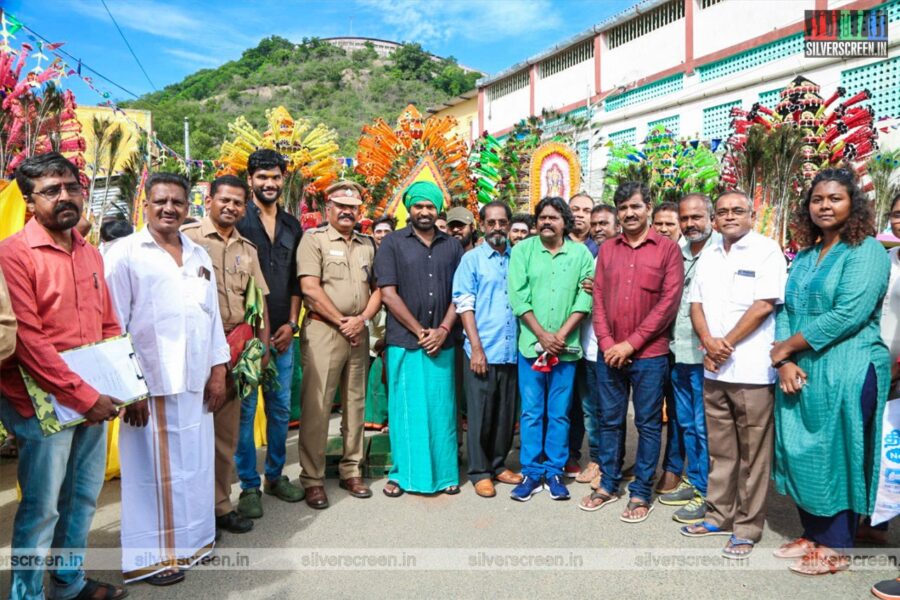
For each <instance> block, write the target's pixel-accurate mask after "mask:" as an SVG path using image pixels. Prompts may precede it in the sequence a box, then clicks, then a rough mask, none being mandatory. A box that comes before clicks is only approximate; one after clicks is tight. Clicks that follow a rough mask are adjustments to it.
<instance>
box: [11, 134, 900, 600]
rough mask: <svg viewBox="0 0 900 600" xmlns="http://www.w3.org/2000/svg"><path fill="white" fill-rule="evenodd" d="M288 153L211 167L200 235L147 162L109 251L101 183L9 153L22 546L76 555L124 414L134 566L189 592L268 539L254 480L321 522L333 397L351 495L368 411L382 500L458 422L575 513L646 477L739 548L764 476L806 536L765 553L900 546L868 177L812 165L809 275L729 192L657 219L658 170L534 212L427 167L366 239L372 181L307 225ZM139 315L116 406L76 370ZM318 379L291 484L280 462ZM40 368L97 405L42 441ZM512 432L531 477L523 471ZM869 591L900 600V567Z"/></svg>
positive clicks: (17, 586)
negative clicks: (890, 495)
mask: <svg viewBox="0 0 900 600" xmlns="http://www.w3.org/2000/svg"><path fill="white" fill-rule="evenodd" d="M286 170H287V165H286V164H285V160H284V158H283V157H282V156H280V155H279V154H277V153H276V152H274V151H271V150H259V151H256V152H254V153H253V154H252V155H251V156H250V159H249V163H248V176H247V179H246V180H245V179H241V178H237V177H233V176H223V177H219V178H218V179H216V180H215V181H214V182H213V183H212V185H211V188H210V192H209V197H208V198H207V201H206V213H205V216H203V217H202V219H200V220H199V221H198V222H194V223H189V224H186V223H185V221H186V219H187V216H188V207H189V205H188V194H189V191H190V190H189V184H188V182H187V180H185V179H184V178H183V177H182V176H180V175H176V174H170V173H156V174H153V175H151V176H150V177H149V178H148V180H147V182H146V197H147V202H146V226H145V227H144V228H143V229H141V230H139V231H136V232H134V233H130V232H129V230H127V228H125V229H122V230H121V231H120V232H119V234H120V235H121V236H123V237H120V236H117V235H115V234H116V231H107V232H106V233H107V234H106V238H105V239H104V246H103V255H102V256H101V253H100V252H98V251H97V250H96V249H94V248H93V247H92V246H91V245H90V244H88V243H87V242H86V241H85V239H84V238H83V237H82V235H81V234H80V233H78V232H77V230H76V229H75V226H76V225H77V223H78V221H79V218H80V216H81V214H82V211H83V204H84V196H85V190H84V188H83V186H82V185H81V183H80V182H79V173H78V170H77V169H76V167H75V166H74V165H73V164H72V163H70V162H68V161H67V160H66V159H65V158H63V157H62V156H61V155H58V154H53V153H51V154H45V155H41V156H37V157H33V158H30V159H28V160H26V161H25V162H23V163H22V165H21V166H20V167H19V169H18V171H17V173H16V179H17V182H18V185H19V188H20V189H21V191H22V193H23V195H24V198H25V200H26V203H27V206H28V208H29V211H30V213H31V214H32V215H33V218H31V219H30V220H29V221H28V223H27V224H26V225H25V227H24V229H23V230H22V231H20V232H19V233H17V234H15V235H13V236H12V237H10V238H8V239H7V240H5V241H3V242H2V243H0V268H2V276H5V285H0V358H2V359H3V362H2V368H0V375H2V381H0V394H2V397H0V419H2V422H3V424H4V425H5V427H6V428H7V429H8V430H9V432H10V433H11V434H12V435H14V436H15V440H16V444H17V446H18V451H19V454H18V473H17V475H18V483H19V485H20V488H21V503H20V504H19V507H18V510H17V512H16V517H15V522H14V524H13V539H12V547H13V550H12V551H13V555H14V556H20V557H25V558H27V557H34V556H42V555H44V554H46V553H47V552H49V551H51V550H58V549H63V548H67V549H80V550H76V551H78V552H83V549H84V548H85V547H86V545H87V536H88V532H89V530H90V526H91V520H92V518H93V515H94V511H95V509H96V504H97V496H98V494H99V492H100V488H101V486H102V484H103V474H104V463H105V454H106V430H105V427H106V422H107V421H110V420H113V419H116V418H117V417H119V416H121V417H122V424H121V428H120V433H119V452H120V460H121V465H122V473H121V476H122V485H121V488H122V511H121V514H122V526H121V543H122V549H123V559H122V560H123V564H122V571H123V575H124V580H125V582H126V583H129V582H134V581H139V580H145V581H147V582H149V583H151V584H154V585H170V584H174V583H178V582H179V581H181V580H183V579H184V577H185V570H186V569H188V568H189V567H190V566H192V565H193V564H195V563H196V562H198V561H199V560H201V559H202V558H204V557H205V556H207V555H209V553H210V552H211V551H212V549H213V547H214V544H215V541H216V540H217V539H218V537H219V535H221V532H223V531H225V532H229V533H234V534H241V533H246V532H248V531H250V530H251V529H252V528H253V520H255V519H259V518H261V517H262V516H263V512H264V511H263V507H264V502H263V495H264V494H265V495H268V496H271V497H273V498H276V499H278V500H280V501H284V502H300V501H303V500H305V501H306V503H307V505H308V506H309V507H310V508H313V509H326V508H327V507H328V506H329V499H328V496H327V494H326V490H325V486H324V480H325V473H326V445H327V442H328V426H329V420H330V415H331V412H332V404H333V402H334V400H335V397H336V395H338V396H339V403H340V412H341V416H340V419H341V426H340V431H341V436H342V441H343V449H342V457H341V459H340V463H339V478H340V488H341V489H342V490H344V491H346V492H347V493H348V494H349V495H350V496H353V497H356V498H369V497H371V496H372V491H371V489H370V488H369V485H368V484H367V483H366V481H365V480H364V478H363V470H362V464H363V462H364V458H365V456H364V454H365V453H364V448H365V445H364V430H365V429H366V428H375V429H382V430H383V429H385V428H386V429H387V431H388V435H389V437H390V442H391V456H392V459H393V466H392V467H391V469H390V473H389V475H388V479H387V482H386V483H385V484H384V486H383V488H382V493H383V494H384V495H385V496H388V497H391V498H396V497H399V496H402V495H403V494H405V493H415V494H449V495H455V494H459V493H460V477H459V475H460V467H459V457H460V453H459V449H460V437H461V436H463V434H464V437H465V440H466V454H467V464H466V466H465V470H466V476H467V478H468V480H469V482H470V483H471V484H472V488H473V490H474V493H475V494H477V495H478V496H480V497H484V498H491V497H495V496H496V495H497V487H496V485H497V484H506V485H509V486H511V488H510V491H509V497H510V498H511V499H512V500H515V501H520V502H525V501H528V500H530V499H531V498H532V497H534V495H535V494H537V493H539V492H541V491H547V492H548V495H549V496H550V498H552V499H553V500H567V499H569V498H570V490H569V484H568V482H567V479H572V478H574V479H575V481H576V482H578V483H581V484H585V485H586V486H590V489H591V491H590V493H587V494H584V495H583V497H582V498H581V499H580V500H579V501H578V503H577V507H578V508H579V509H581V510H584V511H588V512H593V511H599V510H602V509H607V507H608V505H610V504H613V503H615V502H617V501H618V500H619V499H620V497H621V496H622V495H625V494H627V496H628V499H627V501H626V502H625V503H624V504H625V506H624V508H623V510H622V511H621V513H620V515H619V518H620V519H621V520H622V521H623V522H625V523H630V524H639V523H642V522H644V521H646V520H647V519H648V518H650V516H651V514H652V512H653V509H654V506H655V503H656V502H660V503H663V504H667V505H672V506H677V507H678V510H677V511H676V512H675V513H674V515H673V518H674V519H675V521H678V522H679V523H680V524H681V526H680V533H681V534H683V535H684V536H687V537H691V538H693V537H703V536H724V537H725V538H726V541H725V545H724V547H723V549H722V554H723V555H724V556H725V557H727V558H731V559H741V558H744V557H746V556H748V555H749V554H751V552H752V551H753V550H754V547H755V546H756V545H757V544H758V543H759V542H760V540H761V538H762V535H763V525H764V523H765V519H766V502H767V492H768V489H769V481H770V479H772V480H773V481H774V485H775V489H776V490H777V491H778V492H780V493H782V494H786V495H788V496H789V497H790V498H791V499H792V500H793V501H794V502H795V503H796V506H797V510H798V513H799V518H798V530H801V531H802V533H801V535H800V536H799V537H798V538H797V539H795V540H793V541H790V542H788V543H786V544H784V545H782V546H780V547H779V548H778V549H777V550H775V556H777V557H779V558H785V559H792V562H791V563H790V564H789V567H788V568H789V569H791V570H792V571H795V572H798V573H801V574H804V575H821V574H827V573H833V572H836V571H841V570H846V569H847V568H848V567H849V557H848V551H849V550H850V549H851V548H853V546H854V544H855V543H856V541H857V540H858V539H860V537H862V538H863V539H865V540H867V541H871V540H879V539H880V540H881V541H884V536H885V527H884V526H872V525H871V524H870V523H869V522H868V521H866V517H867V515H871V514H872V512H873V509H874V503H875V496H876V492H877V484H878V473H879V455H880V454H879V450H880V445H879V444H880V439H881V437H880V434H881V423H882V415H883V413H884V410H885V402H886V400H887V399H888V396H889V391H890V389H891V387H892V381H894V380H896V378H897V376H898V375H900V366H898V363H897V358H898V354H900V335H898V333H897V323H898V319H900V276H898V273H900V259H898V254H897V251H896V250H892V251H891V252H890V254H889V253H888V252H885V251H884V249H883V247H882V246H881V244H880V243H879V242H877V241H876V240H875V238H874V237H873V234H874V215H873V212H872V208H871V204H870V203H869V202H868V200H867V199H866V197H865V195H864V194H863V193H862V192H861V190H860V188H859V187H858V185H857V183H856V181H855V179H854V176H853V174H852V173H851V172H849V171H846V170H824V171H822V172H821V173H819V174H818V175H817V177H816V178H815V179H814V180H813V182H812V184H811V186H810V188H809V191H808V192H807V194H806V196H805V197H804V199H803V201H802V203H801V204H800V206H799V207H798V209H797V211H796V214H795V218H794V223H793V228H792V232H793V236H794V239H795V240H796V241H797V242H798V243H799V245H800V247H801V248H802V250H801V251H800V252H799V254H797V256H796V258H794V260H793V261H792V263H791V264H790V268H788V263H787V260H786V258H785V254H784V253H783V251H782V249H781V248H780V247H779V245H778V244H777V243H776V242H775V241H773V240H771V239H769V238H766V237H764V236H762V235H760V234H759V233H756V232H755V231H754V229H753V225H754V216H755V214H754V202H753V200H752V199H751V198H750V197H748V196H747V195H746V194H744V193H742V192H740V191H729V192H725V193H724V194H722V195H720V196H719V197H718V198H716V199H715V201H713V199H711V198H709V197H707V196H704V195H702V194H688V195H686V196H684V197H683V198H681V199H680V201H679V202H677V203H662V204H659V205H656V206H654V202H653V199H652V198H651V195H650V191H649V190H648V188H647V186H646V185H644V184H642V183H637V182H629V183H624V184H622V185H621V186H619V188H618V189H617V190H616V192H615V195H614V202H613V204H612V205H608V204H601V203H596V202H595V201H594V200H593V199H592V198H591V197H590V196H588V195H587V194H585V193H578V194H576V195H575V196H573V197H572V198H568V199H564V198H556V197H546V198H543V199H541V200H540V201H539V202H538V203H537V205H536V206H535V207H534V211H533V214H530V215H527V214H513V213H512V211H511V210H510V207H509V206H508V205H507V204H505V203H503V202H490V203H487V204H485V205H483V206H482V207H481V209H480V211H479V213H478V215H475V214H473V213H471V212H470V211H469V210H467V209H466V208H463V207H453V208H450V209H449V210H447V212H446V213H444V212H443V211H444V209H445V208H446V207H445V206H444V204H445V198H444V194H443V193H442V191H441V189H440V188H439V187H438V186H436V185H435V184H433V183H429V182H417V183H414V184H412V185H410V186H409V187H408V188H407V189H405V190H404V191H403V195H402V202H403V206H404V207H405V209H406V213H407V214H408V222H407V224H406V226H404V227H402V228H400V229H397V226H396V222H395V221H394V220H393V219H392V218H391V217H387V216H385V217H381V218H379V219H378V220H376V221H375V222H374V223H372V224H371V228H370V229H369V231H370V233H371V235H368V234H366V233H362V232H361V231H360V221H361V217H362V211H363V207H362V205H363V202H364V197H365V190H364V189H363V187H362V186H361V185H359V184H358V183H355V182H352V181H343V180H342V181H338V182H337V183H335V184H333V185H331V186H330V187H329V188H328V189H327V190H326V192H325V195H326V205H325V217H326V221H327V222H326V223H325V224H324V225H323V226H321V227H319V228H316V229H312V230H308V231H306V232H305V233H304V232H303V231H302V229H301V227H300V224H299V222H298V221H297V219H296V218H294V217H292V216H291V215H290V214H288V213H287V212H285V210H284V209H283V208H282V207H281V204H280V203H279V199H280V198H281V196H282V193H283V190H284V177H285V173H286ZM894 204H895V206H893V207H892V209H891V213H890V223H891V226H892V227H893V228H894V231H895V234H900V197H898V198H897V199H895V200H894ZM108 229H110V230H112V229H115V228H108ZM129 233H130V234H129ZM116 238H117V239H116ZM0 284H2V280H0ZM255 286H258V288H257V287H255ZM7 288H8V293H7ZM254 289H258V290H259V291H260V292H261V293H262V294H263V295H264V297H265V301H264V302H263V306H262V312H263V326H261V327H259V328H256V329H255V330H251V333H250V337H253V336H256V337H258V339H259V340H260V341H261V342H262V347H263V348H264V350H263V355H262V358H261V365H262V367H263V368H265V369H266V370H268V371H270V372H273V373H274V375H273V377H272V378H271V379H270V380H267V383H266V384H265V385H264V386H263V396H264V400H265V415H266V438H267V447H266V450H265V459H264V469H263V471H264V472H263V473H262V474H260V473H259V472H258V470H257V454H256V446H255V443H254V435H253V423H254V417H255V414H256V411H257V397H258V394H257V391H256V390H255V389H254V390H253V391H252V392H251V393H249V394H247V395H245V396H244V397H240V394H239V393H238V389H237V388H238V386H236V384H235V377H234V375H233V373H232V370H231V367H232V366H233V362H234V352H233V347H234V346H235V345H236V344H237V345H238V346H239V347H240V346H241V345H242V344H243V342H244V341H246V339H247V338H246V336H247V333H246V328H244V327H242V326H241V325H242V323H244V322H245V311H246V305H247V294H248V293H251V292H252V290H254ZM885 296H887V299H885ZM301 304H302V307H301ZM301 308H303V309H305V311H304V312H303V315H304V316H303V319H302V321H301V319H300V316H301ZM122 333H128V334H130V336H131V339H132V342H133V344H134V348H135V352H136V355H137V359H138V362H139V364H140V366H141V367H142V370H143V374H144V377H145V380H146V384H147V386H148V389H149V393H150V398H149V399H148V400H144V401H140V402H136V403H133V404H129V405H128V406H127V407H125V408H122V406H121V405H120V404H121V403H120V399H117V398H112V397H110V396H108V395H104V394H101V393H99V392H98V391H97V390H95V389H94V388H93V387H92V386H90V385H89V384H87V383H86V382H85V381H83V380H82V379H81V377H79V375H78V374H76V373H75V372H73V371H72V370H71V369H70V368H69V367H68V366H67V364H66V363H65V361H63V359H62V358H61V357H60V352H62V351H65V350H68V349H71V348H75V347H79V346H84V345H87V344H93V343H97V342H100V341H102V340H104V339H108V338H111V337H114V336H117V335H120V334H122ZM242 336H244V337H242ZM295 336H298V337H299V348H300V352H299V356H295V355H294V344H293V338H294V337H295ZM297 368H302V373H303V379H302V392H301V402H302V420H301V424H300V431H299V463H300V469H301V476H300V485H297V484H296V483H292V482H291V481H290V480H289V479H288V477H287V476H285V475H284V474H283V470H284V467H285V464H286V461H287V458H286V451H285V447H286V440H287V435H288V421H289V419H290V389H291V381H292V377H293V374H294V372H295V370H296V369H297ZM23 373H27V374H28V375H30V376H31V377H32V378H33V379H34V380H35V381H36V382H37V383H38V384H39V386H40V387H41V388H42V389H43V390H45V391H46V392H49V393H51V394H53V395H54V396H55V397H56V399H57V401H58V402H59V403H60V404H62V405H65V406H66V407H69V408H71V409H74V410H76V411H78V412H79V413H82V414H83V415H84V417H85V419H86V423H85V424H84V425H79V426H76V427H71V428H66V429H63V430H62V431H60V432H59V433H56V434H53V435H51V436H46V437H45V436H44V434H43V433H42V431H41V429H40V427H39V424H38V419H37V417H36V416H35V411H34V407H33V406H32V402H31V399H30V396H29V393H28V390H27V389H26V387H25V384H24V382H23ZM629 401H630V403H631V405H632V407H633V414H634V426H635V429H636V431H637V444H636V449H637V450H636V453H635V456H634V457H633V462H631V461H629V460H626V450H625V448H626V444H625V438H626V431H627V427H626V421H627V418H626V417H627V413H628V405H629ZM461 412H464V419H463V418H462V417H461V415H460V413H461ZM463 423H465V426H464V427H463V426H462V424H463ZM463 429H464V430H465V431H463ZM517 432H518V436H519V440H520V448H519V452H518V464H520V465H521V472H516V471H515V470H514V469H511V468H509V465H510V464H514V460H513V461H511V460H510V454H511V452H513V449H514V438H515V436H516V433H517ZM585 443H586V447H587V455H586V456H585V457H582V455H581V453H582V449H583V447H584V446H585ZM661 458H662V464H661V470H660V474H659V475H658V465H659V464H660V459H661ZM629 463H630V464H629ZM235 472H236V474H237V479H238V480H239V482H240V488H241V492H240V495H239V497H238V499H237V504H236V506H235V505H234V504H233V503H232V497H231V488H232V480H233V477H234V473H235ZM625 482H628V485H627V491H623V490H622V484H623V483H625ZM585 489H588V488H587V487H585ZM268 501H269V500H266V502H268ZM148 557H149V558H148ZM22 564H25V563H24V561H23V563H22ZM43 581H44V572H43V571H42V570H40V569H28V568H13V569H12V590H11V592H10V597H11V598H41V597H43V589H44V583H43ZM49 581H50V585H51V587H52V588H53V589H52V592H53V595H54V597H56V598H62V599H64V600H68V599H70V598H79V599H82V598H123V597H125V596H126V595H127V590H126V589H125V588H123V587H120V586H115V585H112V584H108V583H104V582H100V581H96V580H93V579H88V578H86V575H85V573H84V571H83V570H82V568H81V567H80V566H75V565H73V566H71V567H62V568H54V569H53V570H52V571H51V573H50V578H49ZM876 589H877V591H878V593H880V594H882V595H881V596H880V597H882V598H897V597H900V582H898V581H893V580H891V581H886V582H880V583H879V584H877V585H876Z"/></svg>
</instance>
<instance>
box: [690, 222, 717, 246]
mask: <svg viewBox="0 0 900 600" xmlns="http://www.w3.org/2000/svg"><path fill="white" fill-rule="evenodd" d="M711 235H712V225H707V226H706V229H704V230H703V231H696V230H694V231H692V232H690V233H685V234H684V238H685V239H686V240H687V241H689V242H691V243H694V242H705V241H706V240H708V239H709V236H711Z"/></svg>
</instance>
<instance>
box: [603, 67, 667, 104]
mask: <svg viewBox="0 0 900 600" xmlns="http://www.w3.org/2000/svg"><path fill="white" fill-rule="evenodd" d="M683 87H684V74H683V73H679V74H678V75H673V76H672V77H667V78H665V79H660V80H658V81H654V82H653V83H648V84H647V85H642V86H641V87H638V88H634V89H633V90H628V91H627V92H624V93H621V94H619V95H618V96H612V97H611V98H607V99H606V100H605V101H604V103H603V105H604V107H605V108H606V111H607V112H610V111H613V110H617V109H620V108H624V107H626V106H631V105H633V104H639V103H641V102H646V101H647V100H650V99H652V98H658V97H659V96H665V95H667V94H671V93H673V92H677V91H679V90H681V89H682V88H683Z"/></svg>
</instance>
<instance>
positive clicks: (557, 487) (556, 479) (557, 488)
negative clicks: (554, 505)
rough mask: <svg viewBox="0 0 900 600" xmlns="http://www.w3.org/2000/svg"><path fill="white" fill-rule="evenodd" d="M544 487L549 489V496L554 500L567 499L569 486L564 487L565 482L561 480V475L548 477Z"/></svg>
mask: <svg viewBox="0 0 900 600" xmlns="http://www.w3.org/2000/svg"><path fill="white" fill-rule="evenodd" d="M544 487H545V488H547V490H549V491H550V497H551V498H553V499H554V500H568V499H569V488H567V487H566V484H564V483H563V481H562V477H560V476H559V475H554V476H552V477H548V478H547V483H545V484H544Z"/></svg>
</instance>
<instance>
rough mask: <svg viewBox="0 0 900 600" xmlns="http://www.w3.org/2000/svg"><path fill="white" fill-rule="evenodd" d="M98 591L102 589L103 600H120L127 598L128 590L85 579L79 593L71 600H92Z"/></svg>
mask: <svg viewBox="0 0 900 600" xmlns="http://www.w3.org/2000/svg"><path fill="white" fill-rule="evenodd" d="M99 589H103V592H104V595H103V596H102V599H103V600H122V598H125V597H127V596H128V590H126V589H125V588H120V587H116V586H114V585H112V584H110V583H104V582H102V581H97V580H96V579H87V580H86V581H85V583H84V587H83V588H81V591H80V592H78V595H77V596H75V598H74V599H73V600H92V599H93V598H94V594H96V593H97V590H99Z"/></svg>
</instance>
